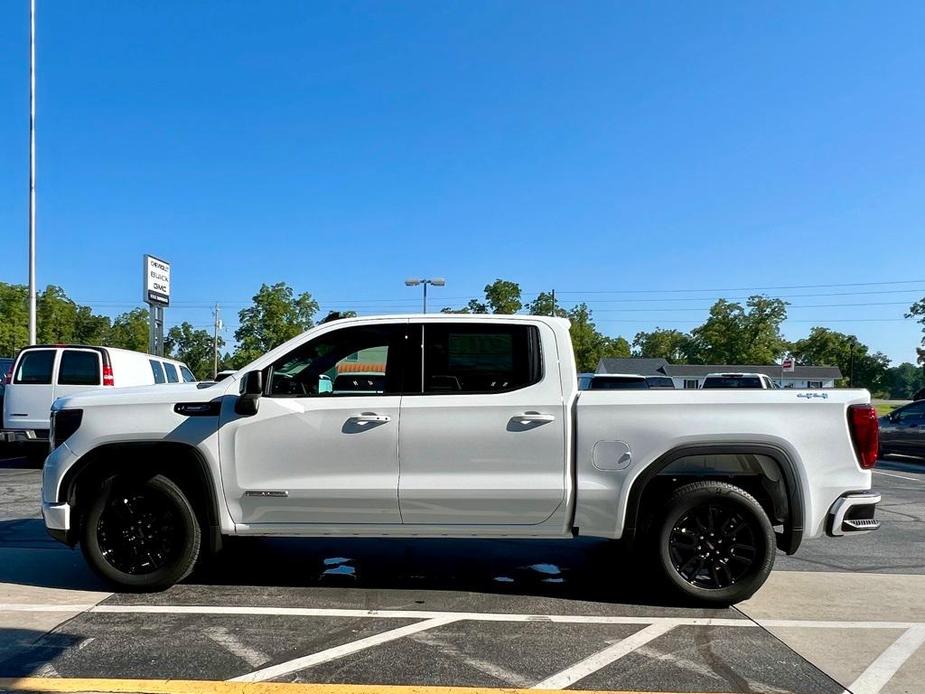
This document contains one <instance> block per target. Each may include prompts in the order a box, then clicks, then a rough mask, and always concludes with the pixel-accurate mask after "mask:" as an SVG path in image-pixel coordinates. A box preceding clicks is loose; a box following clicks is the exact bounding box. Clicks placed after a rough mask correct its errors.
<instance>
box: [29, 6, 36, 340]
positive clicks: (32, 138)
mask: <svg viewBox="0 0 925 694" xmlns="http://www.w3.org/2000/svg"><path fill="white" fill-rule="evenodd" d="M35 343H36V336H35V0H30V3H29V344H30V345H34V344H35Z"/></svg>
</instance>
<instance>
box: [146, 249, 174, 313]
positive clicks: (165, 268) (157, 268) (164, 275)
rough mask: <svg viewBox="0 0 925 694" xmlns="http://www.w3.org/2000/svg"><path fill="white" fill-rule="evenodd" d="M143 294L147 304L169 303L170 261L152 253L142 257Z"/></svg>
mask: <svg viewBox="0 0 925 694" xmlns="http://www.w3.org/2000/svg"><path fill="white" fill-rule="evenodd" d="M143 286H144V295H143V297H142V300H143V301H145V302H146V303H149V304H159V305H161V306H169V305H170V263H168V262H167V261H166V260H161V259H160V258H155V257H154V256H153V255H145V257H144V284H143Z"/></svg>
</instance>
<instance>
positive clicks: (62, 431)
mask: <svg viewBox="0 0 925 694" xmlns="http://www.w3.org/2000/svg"><path fill="white" fill-rule="evenodd" d="M83 416H84V411H83V410H53V411H52V413H51V429H50V431H49V432H48V438H49V440H51V450H55V449H56V448H57V447H58V446H60V445H61V444H62V443H64V442H65V441H67V440H68V439H69V438H70V437H71V436H73V435H74V432H75V431H77V430H78V429H79V428H80V422H81V420H82V419H83Z"/></svg>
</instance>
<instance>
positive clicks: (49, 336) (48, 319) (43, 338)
mask: <svg viewBox="0 0 925 694" xmlns="http://www.w3.org/2000/svg"><path fill="white" fill-rule="evenodd" d="M35 303H36V305H35V322H36V337H37V338H38V341H39V343H40V344H53V343H65V344H72V343H75V342H77V338H76V334H75V331H76V327H77V310H78V307H77V304H75V303H74V302H73V301H71V300H70V299H69V298H68V297H67V294H65V293H64V290H63V289H61V287H56V286H55V285H52V284H50V285H48V286H47V287H46V288H45V291H44V292H40V293H39V295H38V296H37V297H36V302H35Z"/></svg>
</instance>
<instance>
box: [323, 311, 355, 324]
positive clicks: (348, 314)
mask: <svg viewBox="0 0 925 694" xmlns="http://www.w3.org/2000/svg"><path fill="white" fill-rule="evenodd" d="M356 315H357V312H356V311H328V315H326V316H325V317H324V318H322V319H321V320H320V321H318V324H319V325H320V324H322V323H330V322H331V321H332V320H341V319H342V318H356Z"/></svg>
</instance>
